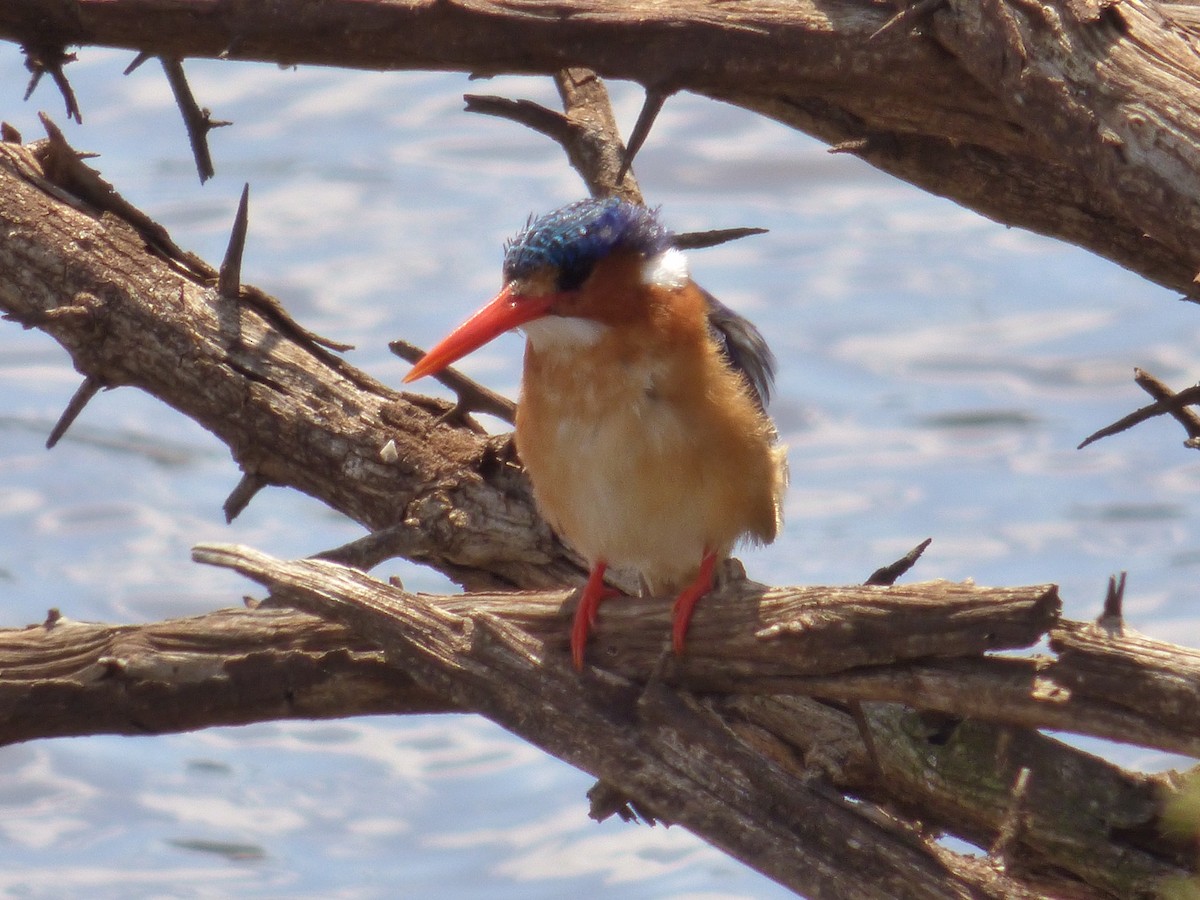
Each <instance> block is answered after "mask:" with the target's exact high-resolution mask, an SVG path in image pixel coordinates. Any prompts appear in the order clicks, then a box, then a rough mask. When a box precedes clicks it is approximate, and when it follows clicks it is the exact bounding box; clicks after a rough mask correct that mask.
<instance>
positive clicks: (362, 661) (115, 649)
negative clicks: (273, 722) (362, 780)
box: [0, 609, 454, 744]
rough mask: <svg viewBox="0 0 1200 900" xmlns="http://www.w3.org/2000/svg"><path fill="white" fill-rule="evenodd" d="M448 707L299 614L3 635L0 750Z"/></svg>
mask: <svg viewBox="0 0 1200 900" xmlns="http://www.w3.org/2000/svg"><path fill="white" fill-rule="evenodd" d="M452 709H454V707H453V706H452V705H451V704H448V703H447V702H446V701H445V700H444V699H442V698H440V697H435V696H433V695H431V694H429V693H428V692H427V691H424V690H421V689H420V688H418V687H416V686H415V685H414V684H413V682H412V679H411V678H410V677H409V676H407V675H406V674H405V673H404V672H403V671H401V670H398V669H397V668H396V667H394V666H389V665H387V664H386V662H385V661H384V659H383V656H382V654H381V653H380V651H379V649H378V647H375V646H374V645H372V644H370V643H367V642H365V641H362V640H356V639H355V638H354V637H353V636H352V635H351V634H350V633H349V632H348V631H347V630H346V629H345V628H344V627H342V626H339V625H336V624H333V623H331V622H328V621H327V620H324V619H320V618H318V617H317V616H312V615H307V614H304V613H299V612H295V611H293V610H266V609H262V610H237V609H227V610H220V611H218V612H214V613H210V614H208V615H206V616H202V617H198V618H194V619H172V620H168V621H165V622H153V623H149V624H146V625H99V624H94V623H91V622H76V621H72V620H71V619H68V618H64V617H58V616H52V617H50V618H48V619H47V620H46V622H45V623H43V624H40V625H30V626H29V627H28V628H19V629H18V628H8V629H0V744H11V743H16V742H18V741H27V740H33V739H35V738H47V737H67V736H77V735H85V734H105V733H107V734H134V735H137V734H164V733H168V732H173V731H190V730H193V729H196V728H209V727H212V726H214V725H243V724H246V723H247V722H259V721H263V720H264V719H275V718H281V719H282V718H307V719H313V718H329V717H333V716H346V715H357V714H372V713H398V712H403V713H417V712H446V711H449V710H452Z"/></svg>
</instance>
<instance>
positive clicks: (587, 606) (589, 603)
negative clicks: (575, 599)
mask: <svg viewBox="0 0 1200 900" xmlns="http://www.w3.org/2000/svg"><path fill="white" fill-rule="evenodd" d="M607 568H608V564H607V563H605V562H604V561H603V560H600V561H599V562H597V563H596V564H595V565H594V566H592V572H591V574H590V575H588V580H587V584H586V585H584V588H583V592H582V593H581V594H580V595H579V605H578V606H576V607H575V622H574V623H573V624H572V625H571V659H572V661H573V662H574V663H575V668H576V669H578V670H579V671H580V672H582V671H583V650H584V647H586V646H587V639H588V632H589V631H591V630H592V627H593V626H594V625H595V624H596V613H598V612H599V611H600V601H601V600H603V599H604V598H605V597H611V596H613V595H614V594H616V593H617V591H615V590H613V589H612V588H610V587H608V586H607V585H606V584H605V583H604V570H605V569H607Z"/></svg>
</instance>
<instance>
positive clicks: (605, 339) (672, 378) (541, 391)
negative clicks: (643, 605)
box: [404, 198, 786, 669]
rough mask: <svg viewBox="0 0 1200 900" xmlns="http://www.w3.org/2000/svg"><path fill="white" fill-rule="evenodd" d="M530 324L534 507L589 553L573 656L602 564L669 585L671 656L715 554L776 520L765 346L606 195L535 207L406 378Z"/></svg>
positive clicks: (775, 525)
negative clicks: (473, 300) (493, 285)
mask: <svg viewBox="0 0 1200 900" xmlns="http://www.w3.org/2000/svg"><path fill="white" fill-rule="evenodd" d="M513 328H520V329H521V330H522V331H523V332H524V333H525V338H526V344H525V365H524V372H523V375H522V379H521V394H520V400H519V403H518V405H517V417H516V446H517V453H518V454H519V456H520V459H521V461H522V462H523V464H524V466H525V469H526V471H527V472H528V473H529V478H530V481H531V482H532V485H533V494H534V499H535V502H536V503H537V506H538V509H539V510H540V511H541V513H542V515H543V516H545V518H546V520H547V521H548V522H549V523H550V525H551V527H553V528H554V530H555V531H556V532H557V533H558V534H559V536H561V537H562V538H563V539H564V540H565V541H566V542H567V543H569V544H570V545H572V546H573V547H574V548H575V549H576V550H578V551H579V552H580V553H581V554H582V555H583V556H584V558H586V559H587V561H588V563H589V565H590V566H591V574H590V575H589V577H588V580H587V583H586V585H585V586H584V588H583V591H582V593H581V595H580V599H579V603H578V606H577V608H576V611H575V619H574V624H573V626H572V629H571V655H572V659H573V661H574V664H575V667H576V668H577V669H582V668H583V661H584V648H585V645H586V643H587V638H588V632H589V631H590V630H591V629H592V627H593V626H594V625H595V622H596V615H597V610H598V609H599V606H600V602H601V601H602V600H604V599H605V598H606V597H608V596H610V595H612V594H614V593H616V592H615V591H614V590H613V589H611V588H609V587H607V586H606V585H605V584H604V573H605V570H606V568H607V567H609V566H613V567H615V568H620V569H625V570H632V571H635V572H637V573H638V574H639V575H640V576H641V579H642V583H643V586H644V588H645V590H646V591H648V592H649V593H650V594H651V595H658V594H660V593H666V592H678V593H677V599H676V600H675V605H674V609H673V620H672V623H673V624H672V644H673V647H674V649H675V652H676V653H681V652H682V651H683V647H684V639H685V637H686V635H687V630H688V624H689V622H690V620H691V617H692V612H693V610H694V609H695V606H696V603H697V602H698V601H699V600H700V598H701V597H703V596H704V595H705V594H706V593H708V592H709V591H710V590H711V589H712V586H713V578H714V568H715V566H716V564H717V563H718V562H719V561H720V560H722V559H724V558H725V557H727V556H728V555H729V553H730V551H731V550H732V549H733V547H734V545H735V544H736V543H738V541H740V540H749V541H754V542H761V543H770V542H771V541H772V540H774V539H775V536H776V534H777V533H778V531H779V528H780V524H781V516H780V508H781V497H782V493H783V488H784V483H785V479H786V466H785V461H784V451H783V448H782V447H780V446H779V445H778V444H777V442H776V432H775V428H774V426H773V424H772V422H771V420H770V419H769V418H768V417H767V414H766V412H765V410H764V406H765V403H766V401H767V399H768V395H769V391H770V389H771V386H772V382H773V379H774V369H775V360H774V357H773V356H772V354H771V351H770V350H769V349H768V347H767V344H766V341H765V340H764V339H763V337H762V335H761V334H760V333H759V331H758V329H756V328H755V327H754V326H753V325H751V324H750V323H749V322H748V321H747V320H746V319H744V318H742V317H741V316H740V315H738V314H737V313H735V312H733V311H732V310H731V309H729V308H728V307H726V306H725V305H723V304H722V303H720V302H719V301H718V300H717V299H716V298H715V297H713V296H712V295H711V294H709V293H708V292H707V291H705V290H704V289H703V288H701V287H699V286H698V285H697V284H696V283H695V282H693V281H692V279H691V276H690V274H689V271H688V262H687V258H686V257H685V255H684V253H683V251H682V250H680V249H679V248H678V247H677V246H676V245H675V239H674V235H673V234H672V232H670V231H668V230H667V229H666V228H665V227H664V226H663V225H662V224H661V222H660V221H659V217H658V215H657V212H656V211H654V210H651V209H649V208H647V207H645V206H640V205H637V204H633V203H629V202H627V201H624V200H619V199H616V198H608V199H600V200H581V201H579V202H576V203H572V204H570V205H568V206H564V207H562V208H561V209H558V210H555V211H554V212H552V213H548V214H546V215H544V216H541V217H540V218H536V219H534V218H531V219H530V220H529V222H528V223H527V224H526V226H525V229H524V230H523V231H522V232H521V233H520V234H519V235H518V236H517V237H516V238H514V239H513V240H511V241H509V242H508V244H507V245H506V246H505V252H504V286H503V288H502V289H501V291H500V293H499V294H497V295H496V297H495V299H493V300H492V301H491V302H490V303H488V304H487V305H486V306H484V307H483V308H482V309H480V310H479V311H478V312H476V313H475V314H474V315H473V316H471V318H469V319H468V320H467V321H466V322H464V323H463V324H462V325H460V326H459V327H458V328H457V329H455V330H454V331H453V332H451V333H450V335H448V336H447V337H446V338H445V339H444V340H443V341H442V342H441V343H439V344H438V345H437V346H435V347H434V348H433V349H432V350H430V351H429V352H428V353H426V354H425V356H424V357H422V358H421V359H420V360H419V361H418V362H417V364H416V365H415V366H413V368H412V370H411V371H410V372H409V373H408V374H407V375H406V376H405V378H404V381H405V382H411V381H414V380H416V379H418V378H421V377H422V376H425V375H431V374H434V373H436V372H439V371H441V370H442V369H443V368H445V367H446V366H448V365H450V364H451V363H453V362H454V361H455V360H457V359H459V358H461V357H463V356H465V355H466V354H468V353H470V352H471V351H473V350H475V349H477V348H478V347H481V346H483V345H484V344H486V343H487V342H488V341H490V340H492V339H493V338H495V337H497V336H498V335H500V334H502V333H504V332H506V331H508V330H510V329H513Z"/></svg>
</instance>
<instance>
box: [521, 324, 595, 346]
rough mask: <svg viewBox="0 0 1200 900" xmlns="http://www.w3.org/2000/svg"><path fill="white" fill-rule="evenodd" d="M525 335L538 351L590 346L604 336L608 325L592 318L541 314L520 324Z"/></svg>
mask: <svg viewBox="0 0 1200 900" xmlns="http://www.w3.org/2000/svg"><path fill="white" fill-rule="evenodd" d="M521 331H523V332H525V337H526V339H528V341H529V343H530V344H532V345H533V349H535V350H538V351H540V352H545V351H547V350H570V349H572V348H579V347H591V346H594V345H595V344H596V343H598V342H599V340H600V338H602V337H604V333H605V332H606V331H608V326H607V325H605V324H603V323H601V322H596V321H593V320H592V319H576V318H572V317H571V316H543V317H542V318H540V319H534V320H533V321H532V322H526V323H525V324H524V325H522V326H521Z"/></svg>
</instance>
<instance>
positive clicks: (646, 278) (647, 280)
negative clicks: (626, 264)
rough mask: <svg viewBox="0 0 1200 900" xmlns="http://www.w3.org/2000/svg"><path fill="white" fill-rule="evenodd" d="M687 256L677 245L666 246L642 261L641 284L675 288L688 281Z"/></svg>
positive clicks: (689, 274) (689, 275)
mask: <svg viewBox="0 0 1200 900" xmlns="http://www.w3.org/2000/svg"><path fill="white" fill-rule="evenodd" d="M690 277H691V273H690V271H689V270H688V261H687V256H685V255H684V253H683V251H682V250H680V249H679V248H678V247H668V248H667V249H666V250H664V251H663V252H662V253H659V254H658V255H657V256H652V257H650V258H649V259H648V260H646V261H645V262H644V263H642V284H651V285H654V286H655V287H661V288H671V289H677V288H681V287H683V286H684V285H685V284H687V283H688V279H689V278H690Z"/></svg>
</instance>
